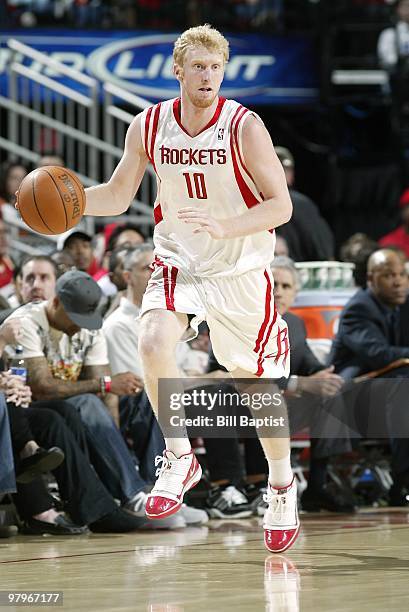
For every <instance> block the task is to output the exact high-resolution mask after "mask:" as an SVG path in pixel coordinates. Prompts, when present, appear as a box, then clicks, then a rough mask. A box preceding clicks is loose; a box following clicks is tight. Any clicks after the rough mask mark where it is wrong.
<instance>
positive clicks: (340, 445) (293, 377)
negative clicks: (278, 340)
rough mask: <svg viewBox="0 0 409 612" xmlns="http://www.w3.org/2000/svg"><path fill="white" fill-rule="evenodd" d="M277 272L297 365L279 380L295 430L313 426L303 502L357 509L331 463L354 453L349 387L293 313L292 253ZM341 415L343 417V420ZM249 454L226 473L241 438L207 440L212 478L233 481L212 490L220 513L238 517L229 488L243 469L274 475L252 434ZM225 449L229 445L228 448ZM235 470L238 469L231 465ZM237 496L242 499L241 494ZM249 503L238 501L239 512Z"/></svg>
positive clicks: (278, 296)
mask: <svg viewBox="0 0 409 612" xmlns="http://www.w3.org/2000/svg"><path fill="white" fill-rule="evenodd" d="M272 271H273V275H274V300H275V305H276V308H277V310H278V312H279V313H280V315H281V316H282V317H283V319H284V320H285V321H286V323H287V325H288V334H289V338H290V345H291V362H290V363H291V369H290V378H289V379H288V380H286V379H282V380H280V381H278V384H279V387H280V388H281V389H283V390H285V396H286V400H287V407H288V414H289V420H290V429H291V434H292V435H294V434H296V433H297V432H298V431H300V430H302V429H304V428H305V427H309V429H310V439H311V454H310V470H309V479H308V487H307V489H306V490H305V491H304V492H303V495H302V498H301V505H302V508H303V510H307V511H318V510H321V509H325V510H330V511H334V512H352V511H353V509H354V507H353V503H352V501H351V500H349V499H346V498H345V497H341V496H339V495H337V494H334V493H333V492H332V491H331V490H330V488H328V486H327V484H328V483H327V466H328V461H329V458H330V457H333V456H335V455H340V454H342V453H345V452H348V451H349V450H350V449H351V444H350V440H349V430H348V429H347V428H346V427H344V426H343V424H342V421H343V419H342V415H343V414H344V411H345V408H344V403H343V400H342V397H341V396H340V395H337V394H338V392H339V391H340V389H341V388H342V385H343V380H342V378H341V377H340V376H338V375H337V374H335V373H334V371H333V369H334V368H333V367H332V366H331V367H329V368H325V367H324V366H323V365H322V364H321V363H320V362H319V361H318V360H317V358H316V357H315V356H314V354H313V352H312V351H311V349H310V348H309V346H308V344H307V341H306V330H305V326H304V323H303V321H302V320H301V319H300V318H299V317H297V316H295V315H294V314H292V313H290V312H289V309H290V308H291V306H292V304H293V303H294V300H295V297H296V294H297V289H298V285H299V282H298V276H297V271H296V268H295V266H294V264H293V262H292V261H291V260H290V259H289V258H287V257H277V258H275V259H274V261H273V263H272ZM216 364H217V362H215V359H214V355H213V354H212V353H211V356H210V360H209V369H213V368H214V367H215V365H216ZM338 417H341V418H338ZM244 443H245V451H246V453H245V456H246V465H245V470H244V466H242V468H240V461H236V457H237V449H236V452H234V453H233V455H229V456H230V457H231V456H233V460H232V461H230V460H229V461H227V459H226V464H227V465H229V466H232V465H233V464H234V465H235V466H236V467H235V468H234V472H233V479H232V474H231V475H230V476H227V474H226V472H224V473H223V469H224V467H223V466H224V465H225V463H224V459H221V453H223V457H225V455H224V453H225V452H226V453H230V452H231V449H230V448H229V447H230V446H232V447H234V446H235V445H237V440H235V439H228V440H227V439H225V440H223V444H222V445H220V443H219V441H217V440H215V439H210V438H209V439H206V440H205V445H206V448H208V447H209V446H210V447H213V446H216V447H217V448H211V450H210V451H209V453H208V455H209V459H208V460H209V462H210V463H209V465H208V467H209V471H210V474H211V475H212V472H213V477H212V480H218V481H220V480H221V479H226V477H227V479H228V483H227V484H225V485H224V487H221V488H219V490H217V489H216V491H214V492H212V494H211V495H210V497H209V500H208V509H209V512H210V514H211V515H212V513H214V515H215V516H220V508H221V507H223V508H224V513H225V515H226V516H228V515H229V513H230V516H234V514H233V513H234V510H235V508H234V505H235V503H234V499H233V500H232V503H231V506H230V508H228V509H227V508H226V505H225V503H226V499H225V495H224V489H225V488H226V487H229V486H231V484H232V481H233V483H237V482H239V480H240V469H242V474H243V473H246V474H247V477H251V478H250V480H251V482H254V481H256V482H257V481H263V482H264V481H265V475H266V473H268V470H267V464H266V461H265V458H264V455H263V452H262V450H261V446H260V443H259V441H258V439H257V438H246V439H245V440H244ZM222 447H223V449H222ZM231 469H232V468H231ZM236 497H237V500H238V501H239V498H238V496H236ZM243 503H244V501H241V503H239V504H238V506H239V511H240V510H241V508H242V504H243Z"/></svg>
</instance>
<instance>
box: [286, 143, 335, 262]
mask: <svg viewBox="0 0 409 612" xmlns="http://www.w3.org/2000/svg"><path fill="white" fill-rule="evenodd" d="M275 150H276V153H277V156H278V158H279V160H280V161H281V163H282V166H283V168H284V172H285V176H286V179H287V185H288V188H289V192H290V197H291V201H292V203H293V215H292V217H291V219H290V221H289V222H288V223H286V224H285V225H282V226H281V227H280V228H279V229H278V231H277V235H279V236H282V237H283V238H284V239H285V241H286V243H287V246H288V250H289V254H290V257H291V258H292V259H294V260H295V261H328V260H331V259H334V253H335V241H334V236H333V233H332V231H331V229H330V227H329V225H328V223H327V222H326V221H325V219H324V218H323V217H322V216H321V213H320V211H319V209H318V207H317V205H316V204H314V202H313V201H312V200H310V198H308V197H307V196H305V195H304V194H302V193H300V192H299V191H296V190H295V189H294V183H295V174H294V157H293V156H292V154H291V153H290V151H289V150H288V149H286V148H285V147H275Z"/></svg>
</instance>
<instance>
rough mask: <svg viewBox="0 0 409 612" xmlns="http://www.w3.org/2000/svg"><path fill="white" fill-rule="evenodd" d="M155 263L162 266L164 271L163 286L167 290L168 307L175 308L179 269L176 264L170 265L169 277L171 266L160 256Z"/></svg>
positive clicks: (169, 308) (166, 300) (168, 308)
mask: <svg viewBox="0 0 409 612" xmlns="http://www.w3.org/2000/svg"><path fill="white" fill-rule="evenodd" d="M155 264H156V265H158V266H161V268H162V272H163V288H164V291H165V302H166V309H167V310H175V288H176V277H177V275H178V272H179V270H178V269H177V268H176V267H175V266H170V277H169V266H167V265H166V264H165V263H164V262H163V261H161V260H160V259H159V257H155Z"/></svg>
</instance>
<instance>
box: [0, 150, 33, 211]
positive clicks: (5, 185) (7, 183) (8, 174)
mask: <svg viewBox="0 0 409 612" xmlns="http://www.w3.org/2000/svg"><path fill="white" fill-rule="evenodd" d="M27 174H28V169H27V167H26V166H25V165H24V164H22V163H20V162H6V163H5V164H3V165H2V166H1V169H0V205H1V207H2V213H3V214H4V210H5V209H3V205H4V204H8V205H9V206H10V209H13V210H14V204H15V203H16V191H17V190H18V188H19V186H20V183H21V181H22V180H23V178H24V177H25V176H26V175H27Z"/></svg>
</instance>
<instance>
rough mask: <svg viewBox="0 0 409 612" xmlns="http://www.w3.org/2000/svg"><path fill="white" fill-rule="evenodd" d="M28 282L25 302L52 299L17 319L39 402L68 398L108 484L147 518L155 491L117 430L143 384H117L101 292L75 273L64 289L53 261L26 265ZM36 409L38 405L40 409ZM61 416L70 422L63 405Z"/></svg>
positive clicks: (124, 379) (129, 380)
mask: <svg viewBox="0 0 409 612" xmlns="http://www.w3.org/2000/svg"><path fill="white" fill-rule="evenodd" d="M39 265H41V272H40V271H39ZM45 268H48V271H47V273H46V272H45ZM22 275H23V283H22V292H23V296H25V299H28V298H29V296H30V295H31V298H33V297H36V298H38V297H42V298H43V299H45V300H46V301H42V302H28V303H27V304H26V305H24V306H22V307H21V308H19V309H18V310H17V311H16V312H15V313H13V314H12V315H11V317H12V318H14V317H18V318H21V319H22V321H23V334H22V339H21V345H22V346H23V349H24V352H23V356H24V358H25V361H26V366H27V369H28V380H29V384H30V387H31V389H32V392H33V397H34V399H35V400H37V401H38V400H57V399H66V404H68V405H70V406H71V410H76V411H77V412H78V414H79V415H80V417H81V419H82V421H83V423H84V426H85V430H86V434H87V442H88V444H89V447H90V452H91V456H92V460H93V465H94V466H95V469H96V470H97V473H98V474H99V476H100V478H101V480H102V481H103V483H104V484H105V485H106V487H107V488H108V490H109V492H110V493H111V494H112V495H113V496H114V497H115V498H117V499H120V500H121V502H122V505H123V506H125V507H126V509H127V510H128V511H131V512H133V513H134V514H135V515H136V516H138V517H141V518H144V517H145V514H144V512H145V510H144V504H145V500H146V494H145V492H144V490H145V488H146V487H147V486H148V485H147V483H146V482H145V481H144V480H143V479H142V478H141V477H140V475H139V473H138V472H137V471H136V470H135V466H134V463H133V461H132V458H131V455H130V454H129V451H128V449H127V448H126V445H125V443H124V441H123V439H122V437H121V435H120V432H119V431H118V429H117V427H116V425H115V423H118V422H119V420H118V396H121V395H131V394H133V393H135V392H136V391H138V390H139V389H140V388H141V382H140V379H139V378H138V377H137V376H135V375H134V374H132V373H130V372H125V373H121V374H117V375H114V376H113V377H112V379H111V378H110V374H111V371H110V368H109V362H108V356H107V350H106V343H105V339H104V336H103V334H102V331H98V330H97V329H98V327H100V326H101V325H102V318H101V316H100V314H99V313H98V312H97V311H96V307H97V305H98V302H99V300H100V297H101V291H100V289H99V288H98V285H97V284H96V283H95V281H93V280H92V278H91V277H90V276H89V275H87V274H86V273H84V272H80V271H70V272H67V273H65V274H63V275H62V276H61V277H60V278H59V279H58V282H57V283H56V272H55V264H54V262H52V260H50V258H47V257H46V256H44V257H41V258H40V257H39V256H36V257H33V258H31V259H29V260H27V261H26V262H23V265H22ZM34 279H37V280H36V281H35V280H34ZM41 283H42V284H41ZM55 292H56V293H55ZM74 319H75V320H74ZM80 325H82V326H83V327H80ZM89 328H91V330H94V331H90V329H89ZM97 394H100V396H101V399H100V397H98V396H97ZM36 405H37V404H36V401H35V402H34V404H33V407H34V408H35V407H36ZM107 408H108V410H109V411H110V412H111V414H112V416H110V414H109V412H108V411H107ZM53 409H54V410H56V411H57V412H59V413H63V416H64V410H62V408H61V407H60V406H59V405H58V403H57V404H56V405H53ZM175 518H177V520H174V519H175ZM163 521H164V522H163ZM163 521H162V520H161V523H155V526H156V527H158V528H160V527H162V526H164V525H166V526H169V527H178V526H184V525H185V524H186V522H185V521H184V519H183V517H169V518H168V519H166V520H165V519H163Z"/></svg>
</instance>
